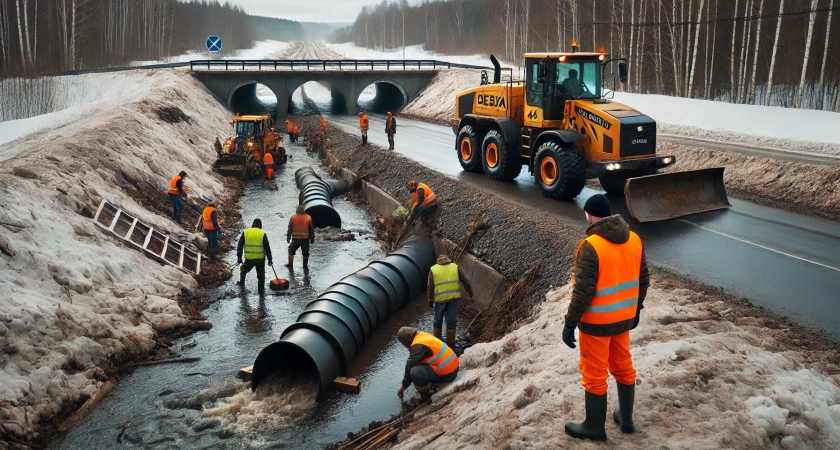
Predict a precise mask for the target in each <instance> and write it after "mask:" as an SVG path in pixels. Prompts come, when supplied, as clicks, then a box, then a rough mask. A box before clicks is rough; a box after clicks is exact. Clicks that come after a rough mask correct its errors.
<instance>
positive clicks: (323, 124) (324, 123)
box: [320, 117, 327, 133]
mask: <svg viewBox="0 0 840 450" xmlns="http://www.w3.org/2000/svg"><path fill="white" fill-rule="evenodd" d="M320 122H321V132H322V133H325V132H326V131H327V119H325V118H323V117H321V119H320Z"/></svg>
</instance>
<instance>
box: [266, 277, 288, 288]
mask: <svg viewBox="0 0 840 450" xmlns="http://www.w3.org/2000/svg"><path fill="white" fill-rule="evenodd" d="M268 287H269V288H271V290H272V291H285V290H286V289H289V280H287V279H285V278H275V279H273V280H271V281H269V282H268Z"/></svg>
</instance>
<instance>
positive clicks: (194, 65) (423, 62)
mask: <svg viewBox="0 0 840 450" xmlns="http://www.w3.org/2000/svg"><path fill="white" fill-rule="evenodd" d="M453 68H458V69H478V70H493V68H492V67H483V66H474V65H469V64H460V63H451V62H447V61H437V60H433V59H406V60H403V59H333V60H328V59H283V60H268V59H263V60H247V59H210V60H194V61H190V70H191V71H194V72H195V71H200V70H210V71H212V70H217V71H220V70H423V69H427V70H429V69H431V70H438V69H453Z"/></svg>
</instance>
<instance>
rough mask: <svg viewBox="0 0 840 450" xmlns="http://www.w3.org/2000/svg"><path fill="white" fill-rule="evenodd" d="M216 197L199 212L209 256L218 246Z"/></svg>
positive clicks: (219, 229) (219, 228) (212, 254)
mask: <svg viewBox="0 0 840 450" xmlns="http://www.w3.org/2000/svg"><path fill="white" fill-rule="evenodd" d="M218 202H219V201H218V200H217V199H215V198H214V199H213V200H210V202H208V203H207V207H206V208H204V211H203V212H202V213H201V225H202V227H203V228H204V236H206V237H207V248H209V249H210V257H211V258H213V257H214V256H215V254H214V253H215V249H218V248H219V231H221V229H222V227H220V226H219V213H218V211H217V210H216V204H218Z"/></svg>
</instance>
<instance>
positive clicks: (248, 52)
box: [130, 40, 292, 66]
mask: <svg viewBox="0 0 840 450" xmlns="http://www.w3.org/2000/svg"><path fill="white" fill-rule="evenodd" d="M222 44H224V42H223V43H222ZM291 45H292V44H290V43H288V42H282V41H272V40H265V41H256V42H254V46H253V47H251V48H248V49H243V50H237V51H235V52H233V54H230V53H210V52H208V51H206V50H201V51H194V50H193V51H188V52H187V53H184V54H182V55H176V56H170V57H167V58H164V59H161V60H157V61H134V62H132V63H131V64H130V65H131V66H148V65H152V64H168V63H179V62H189V61H192V60H194V59H280V58H282V56H280V55H282V54H283V52H284V51H285V50H286V49H288V48H289V47H290V46H291Z"/></svg>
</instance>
